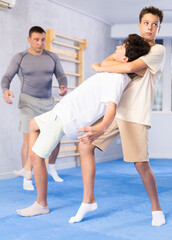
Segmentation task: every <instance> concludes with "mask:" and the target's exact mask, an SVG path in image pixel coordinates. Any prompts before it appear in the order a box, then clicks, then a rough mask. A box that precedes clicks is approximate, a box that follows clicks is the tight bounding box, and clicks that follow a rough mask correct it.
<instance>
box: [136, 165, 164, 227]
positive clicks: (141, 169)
mask: <svg viewBox="0 0 172 240" xmlns="http://www.w3.org/2000/svg"><path fill="white" fill-rule="evenodd" d="M134 165H135V167H136V169H137V171H138V173H139V174H140V176H141V178H142V181H143V184H144V186H145V189H146V192H147V194H148V196H149V199H150V201H151V205H152V226H161V225H163V224H165V217H164V214H163V212H162V208H161V206H160V203H159V197H158V190H157V186H156V179H155V175H154V173H153V171H152V169H151V167H150V165H149V162H137V163H134Z"/></svg>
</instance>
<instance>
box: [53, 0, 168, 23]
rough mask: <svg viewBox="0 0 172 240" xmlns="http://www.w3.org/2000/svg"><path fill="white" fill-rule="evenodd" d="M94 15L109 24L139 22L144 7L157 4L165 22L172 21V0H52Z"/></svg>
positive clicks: (91, 15)
mask: <svg viewBox="0 0 172 240" xmlns="http://www.w3.org/2000/svg"><path fill="white" fill-rule="evenodd" d="M50 1H53V2H55V3H57V4H60V5H62V6H64V7H67V8H70V9H73V10H74V11H77V12H80V13H82V14H85V15H87V16H90V17H93V18H95V19H97V20H99V21H101V22H104V23H105V24H108V25H113V24H120V23H124V24H125V23H138V15H139V13H140V10H141V9H142V8H143V7H148V6H155V7H158V8H160V9H161V10H163V11H164V21H163V22H164V23H172V0H150V1H149V0H50Z"/></svg>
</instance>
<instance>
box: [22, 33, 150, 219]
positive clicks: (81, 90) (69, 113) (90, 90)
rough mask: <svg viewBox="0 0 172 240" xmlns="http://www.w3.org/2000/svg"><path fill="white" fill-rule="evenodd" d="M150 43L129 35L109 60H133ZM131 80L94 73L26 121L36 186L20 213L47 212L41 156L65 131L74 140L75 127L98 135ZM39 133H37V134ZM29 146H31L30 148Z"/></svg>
mask: <svg viewBox="0 0 172 240" xmlns="http://www.w3.org/2000/svg"><path fill="white" fill-rule="evenodd" d="M149 50H150V45H149V44H148V43H147V42H146V41H145V40H144V39H143V38H142V37H140V36H138V35H137V34H130V35H129V36H128V38H127V39H126V40H125V41H124V44H123V45H122V46H117V49H116V51H115V53H114V54H113V59H114V60H115V61H116V62H118V61H121V62H127V61H133V60H134V59H137V58H138V57H140V56H143V55H145V54H147V53H148V52H149ZM130 81H131V79H130V77H129V76H128V75H127V74H118V73H108V72H106V73H97V74H95V75H93V76H92V77H90V78H89V79H87V80H86V81H84V82H83V83H82V84H81V85H80V86H79V87H77V88H76V89H75V90H73V91H72V92H71V93H70V94H68V95H66V96H65V97H64V98H63V99H62V100H61V101H60V102H59V103H58V104H57V105H56V106H55V107H54V108H53V110H51V111H49V112H47V113H44V114H42V115H40V116H37V117H35V118H34V119H32V120H31V122H30V147H31V148H30V149H32V151H31V155H30V157H31V160H32V165H33V169H34V176H35V183H36V188H37V200H36V202H35V203H34V204H33V205H32V206H30V207H29V208H26V209H22V210H17V212H18V214H20V215H22V216H34V215H38V214H46V213H48V212H49V208H48V205H47V172H46V168H45V161H44V159H45V158H48V157H49V155H50V154H51V152H52V150H53V149H54V147H55V146H56V145H57V144H58V142H59V141H60V140H61V138H62V136H63V135H64V134H66V135H67V136H68V137H69V138H71V139H77V138H78V134H79V133H77V129H79V128H81V127H84V126H85V125H92V124H93V123H95V122H96V121H97V120H98V119H99V118H101V117H103V116H104V117H103V119H102V121H101V122H100V123H99V124H98V125H97V128H99V135H97V137H99V136H100V135H102V134H103V133H104V132H105V130H106V129H107V128H108V127H109V126H110V124H111V122H112V121H113V119H114V117H115V114H116V106H117V105H118V103H119V100H120V98H121V95H122V93H123V91H124V89H125V88H126V86H127V85H128V83H129V82H130ZM39 132H40V133H39ZM32 146H33V147H32Z"/></svg>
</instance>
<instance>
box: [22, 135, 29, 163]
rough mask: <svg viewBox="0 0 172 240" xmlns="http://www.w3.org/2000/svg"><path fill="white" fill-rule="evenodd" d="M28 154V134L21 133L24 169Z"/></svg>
mask: <svg viewBox="0 0 172 240" xmlns="http://www.w3.org/2000/svg"><path fill="white" fill-rule="evenodd" d="M28 154H29V133H23V146H22V149H21V158H22V166H23V167H24V166H25V164H26V162H27V159H28Z"/></svg>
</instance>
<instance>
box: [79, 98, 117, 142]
mask: <svg viewBox="0 0 172 240" xmlns="http://www.w3.org/2000/svg"><path fill="white" fill-rule="evenodd" d="M115 114H116V104H115V103H113V102H108V104H107V108H106V112H105V115H104V117H103V120H102V121H101V122H100V123H98V124H97V125H95V126H92V127H83V128H80V129H78V130H77V132H84V133H85V134H84V135H82V136H80V137H78V139H79V140H80V141H82V142H84V143H86V144H91V143H92V142H93V141H95V140H96V139H97V138H98V137H100V136H101V135H102V134H104V133H105V131H106V130H107V129H108V127H109V126H110V124H111V123H112V121H113V119H114V117H115Z"/></svg>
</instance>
